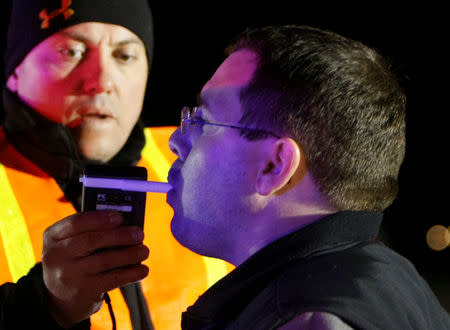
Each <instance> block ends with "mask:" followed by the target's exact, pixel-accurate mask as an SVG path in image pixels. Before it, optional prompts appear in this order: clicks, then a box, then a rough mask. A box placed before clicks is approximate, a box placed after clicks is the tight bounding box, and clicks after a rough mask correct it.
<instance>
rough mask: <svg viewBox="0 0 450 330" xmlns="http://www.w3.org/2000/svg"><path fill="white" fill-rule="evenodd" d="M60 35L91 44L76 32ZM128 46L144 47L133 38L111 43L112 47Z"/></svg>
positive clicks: (139, 41)
mask: <svg viewBox="0 0 450 330" xmlns="http://www.w3.org/2000/svg"><path fill="white" fill-rule="evenodd" d="M61 34H62V35H64V36H66V37H69V38H71V39H75V40H78V41H80V42H83V43H91V42H92V40H91V39H90V38H89V37H87V36H86V35H83V34H79V33H76V32H70V31H62V32H61ZM128 44H138V45H141V46H144V43H143V42H142V41H141V40H140V39H138V38H133V37H132V38H127V39H123V40H120V41H117V42H115V43H113V44H112V45H113V46H123V45H128Z"/></svg>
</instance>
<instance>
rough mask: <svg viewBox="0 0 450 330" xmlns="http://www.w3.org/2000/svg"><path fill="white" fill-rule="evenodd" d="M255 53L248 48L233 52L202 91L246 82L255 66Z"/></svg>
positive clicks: (242, 84) (240, 85)
mask: <svg viewBox="0 0 450 330" xmlns="http://www.w3.org/2000/svg"><path fill="white" fill-rule="evenodd" d="M257 59H258V57H257V55H256V53H254V52H252V51H251V50H248V49H241V50H238V51H236V52H233V53H232V54H231V55H230V56H228V57H227V58H226V59H225V61H223V62H222V64H221V65H220V66H219V67H218V68H217V70H216V72H215V73H214V75H213V76H212V77H211V79H210V80H209V81H208V82H207V83H206V84H205V86H204V87H203V90H202V92H203V91H205V90H208V89H211V88H217V87H237V88H239V87H242V86H245V85H247V84H248V82H249V81H250V79H251V78H252V77H253V73H254V72H255V70H256V67H257Z"/></svg>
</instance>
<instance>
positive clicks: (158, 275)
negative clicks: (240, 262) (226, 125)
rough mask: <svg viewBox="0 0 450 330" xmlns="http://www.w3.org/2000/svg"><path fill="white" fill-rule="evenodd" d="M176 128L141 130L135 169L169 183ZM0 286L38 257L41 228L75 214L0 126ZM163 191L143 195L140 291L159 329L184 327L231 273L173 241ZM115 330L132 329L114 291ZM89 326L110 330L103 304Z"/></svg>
mask: <svg viewBox="0 0 450 330" xmlns="http://www.w3.org/2000/svg"><path fill="white" fill-rule="evenodd" d="M174 129H175V128H174V127H153V128H146V129H145V138H146V144H145V147H144V149H143V151H142V159H141V160H140V162H139V164H138V165H139V166H144V167H146V168H147V170H148V173H149V178H148V179H149V180H152V181H167V173H168V170H169V168H170V165H171V164H172V162H173V161H174V160H175V155H173V154H172V152H171V151H170V149H169V147H168V143H167V142H168V139H169V136H170V134H171V133H172V132H173V130H174ZM0 187H1V189H0V285H1V284H3V283H5V282H17V280H18V279H19V278H20V277H22V276H23V275H26V274H27V273H28V271H29V270H30V268H31V267H33V266H34V265H35V264H36V262H39V261H40V260H41V252H42V235H43V232H44V230H45V229H46V228H47V227H49V226H50V225H52V224H53V223H55V222H56V221H58V220H61V219H63V218H65V217H67V216H69V215H71V214H73V213H76V210H75V209H74V207H73V206H72V204H71V203H70V202H68V201H67V199H66V198H65V196H64V193H63V192H62V190H61V189H60V188H59V186H58V184H57V183H56V181H55V180H54V179H53V178H52V177H50V176H49V175H48V174H47V173H45V172H44V171H42V170H41V169H40V168H39V167H37V166H36V165H35V164H33V163H31V162H30V161H29V160H28V159H26V158H25V157H23V156H22V155H21V154H20V153H19V152H18V151H17V150H16V149H15V148H14V147H13V146H12V145H11V144H9V143H8V142H7V140H6V138H5V135H4V132H3V131H2V130H1V129H0ZM165 198H166V196H165V194H156V193H148V194H147V204H146V219H145V225H144V232H145V244H146V245H147V246H148V247H149V249H150V257H149V258H148V259H147V260H146V261H145V264H146V265H147V266H148V267H149V268H150V274H149V276H148V277H147V278H146V279H144V280H143V281H142V282H141V284H142V290H143V292H144V295H145V297H146V299H147V303H148V306H149V309H150V314H151V318H152V321H153V324H154V326H155V329H156V330H163V329H168V330H173V329H179V328H180V327H181V313H182V312H183V311H185V310H186V308H187V307H188V306H190V305H191V304H193V303H194V302H195V300H196V299H197V298H198V296H199V295H200V294H202V293H203V292H204V291H205V290H206V289H207V288H208V287H209V286H211V285H212V284H214V283H215V282H216V281H217V280H218V279H220V278H221V277H223V276H224V275H226V274H227V273H228V272H230V271H231V270H232V269H233V266H232V265H230V264H228V263H226V262H224V261H221V260H218V259H212V258H207V257H203V256H200V255H198V254H195V253H193V252H191V251H190V250H188V249H186V248H184V247H183V246H181V245H180V244H179V243H178V242H177V241H176V240H175V239H174V238H173V236H172V233H171V231H170V221H171V219H172V214H173V213H172V212H173V211H172V209H171V208H170V206H168V205H167V203H166V201H165ZM109 295H110V298H111V301H112V306H113V310H114V314H115V317H116V321H117V328H118V329H121V330H122V329H123V330H126V329H131V321H130V317H129V311H128V308H127V306H126V303H125V301H124V299H123V297H122V294H121V292H120V290H119V289H116V290H113V291H111V292H110V293H109ZM91 324H92V326H91V329H108V330H109V329H111V328H112V322H111V317H110V315H109V312H108V309H107V306H106V304H103V307H102V308H101V310H100V311H99V312H97V313H96V314H94V315H92V316H91Z"/></svg>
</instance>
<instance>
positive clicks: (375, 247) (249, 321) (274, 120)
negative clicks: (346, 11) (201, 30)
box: [150, 26, 450, 330]
mask: <svg viewBox="0 0 450 330" xmlns="http://www.w3.org/2000/svg"><path fill="white" fill-rule="evenodd" d="M227 55H228V57H227V58H226V59H225V60H224V62H223V63H222V64H221V65H220V66H219V67H218V69H217V71H216V72H215V73H214V75H213V76H212V77H211V79H210V80H209V81H208V82H207V83H206V84H205V85H204V86H203V88H202V90H201V93H200V95H199V103H200V104H199V105H198V107H195V108H192V109H190V108H188V107H185V108H183V110H182V115H181V125H180V127H179V129H177V130H176V131H175V132H174V133H173V135H172V136H171V138H170V141H169V145H170V148H171V150H172V151H173V152H174V153H175V154H176V155H177V157H178V158H177V160H176V161H175V162H174V164H173V165H172V168H171V170H170V173H169V182H170V184H171V185H172V190H170V191H169V192H168V194H167V201H168V203H169V204H170V205H171V206H172V208H173V210H174V216H173V219H172V223H171V229H172V233H173V234H174V236H175V238H176V239H177V240H178V241H179V242H180V243H181V244H182V245H184V246H186V247H188V248H189V249H191V250H193V251H194V252H197V253H199V254H203V255H206V256H210V257H216V258H220V259H223V260H226V261H229V262H230V263H232V264H234V265H235V266H237V268H236V269H235V270H234V271H232V272H231V273H230V274H229V275H227V276H226V277H224V278H223V279H222V280H220V281H219V282H218V283H216V284H215V285H214V286H212V287H211V288H210V289H209V290H207V291H206V292H205V293H204V294H203V295H202V296H200V297H199V299H198V300H197V302H196V303H195V304H194V305H192V306H191V307H189V308H188V309H187V311H186V312H185V313H183V319H182V327H183V329H189V330H191V329H275V328H278V329H285V330H286V329H350V328H357V329H436V330H438V329H449V328H450V319H449V315H448V314H447V313H446V312H445V311H444V309H443V308H442V307H441V306H440V304H439V302H438V300H437V299H436V297H435V296H434V294H433V293H432V291H431V289H430V288H429V286H428V285H427V283H426V282H425V281H424V279H422V278H421V277H420V275H419V274H418V273H417V272H416V270H415V268H414V266H413V265H412V264H411V263H410V262H409V261H408V260H406V259H405V258H403V257H402V256H400V255H398V254H396V253H395V252H394V251H392V250H390V249H389V248H387V247H386V246H384V245H383V244H382V243H380V242H379V241H377V235H378V231H379V227H380V224H381V221H382V212H383V210H385V209H386V208H387V207H388V206H389V205H390V204H391V203H392V201H393V200H394V199H395V197H396V194H397V177H398V172H399V168H400V164H401V163H402V161H403V157H404V151H405V96H404V94H403V92H402V91H401V89H400V87H399V84H398V83H397V81H396V78H395V77H394V75H393V74H392V73H391V72H390V70H389V67H388V65H387V64H386V62H385V61H384V60H383V58H382V57H381V56H380V55H379V54H378V53H377V52H376V51H374V50H373V49H370V48H368V47H366V46H364V45H363V44H361V43H359V42H356V41H353V40H350V39H347V38H345V37H342V36H340V35H337V34H335V33H333V32H330V31H323V30H319V29H315V28H311V27H306V26H281V27H265V28H258V29H253V30H248V31H245V32H244V33H242V34H241V35H240V36H239V37H238V38H237V40H236V41H235V42H233V43H232V44H231V45H230V46H229V47H228V52H227ZM150 276H151V275H150Z"/></svg>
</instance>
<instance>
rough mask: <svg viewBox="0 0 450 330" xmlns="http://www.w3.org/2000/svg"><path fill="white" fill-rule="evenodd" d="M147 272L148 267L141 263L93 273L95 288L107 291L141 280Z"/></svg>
mask: <svg viewBox="0 0 450 330" xmlns="http://www.w3.org/2000/svg"><path fill="white" fill-rule="evenodd" d="M148 272H149V269H148V267H147V266H145V265H143V264H139V265H133V266H128V267H124V268H116V269H114V270H111V271H108V272H105V273H101V274H98V275H95V276H94V278H95V283H96V285H95V288H96V290H98V291H99V292H108V291H111V290H113V289H115V288H118V287H121V286H124V285H127V284H130V283H134V282H138V281H140V280H143V279H144V278H145V277H147V275H148Z"/></svg>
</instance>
